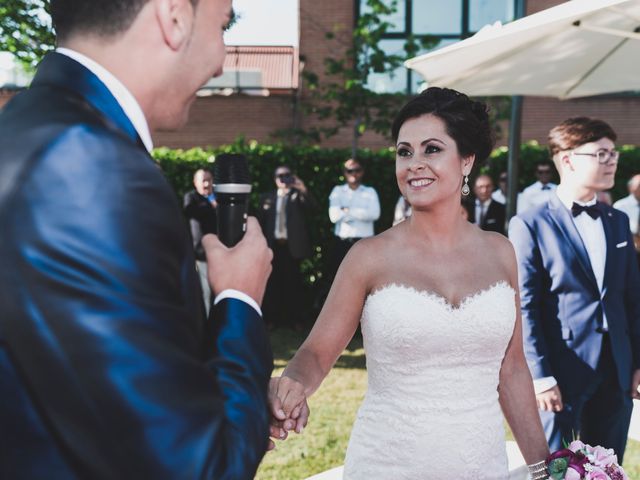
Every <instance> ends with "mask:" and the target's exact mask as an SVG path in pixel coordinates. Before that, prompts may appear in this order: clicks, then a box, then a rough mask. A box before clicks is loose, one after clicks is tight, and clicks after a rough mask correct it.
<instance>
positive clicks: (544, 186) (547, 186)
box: [542, 185, 551, 190]
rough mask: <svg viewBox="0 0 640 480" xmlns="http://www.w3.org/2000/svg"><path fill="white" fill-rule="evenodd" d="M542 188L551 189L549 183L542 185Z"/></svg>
mask: <svg viewBox="0 0 640 480" xmlns="http://www.w3.org/2000/svg"><path fill="white" fill-rule="evenodd" d="M542 190H551V187H550V186H549V185H543V186H542Z"/></svg>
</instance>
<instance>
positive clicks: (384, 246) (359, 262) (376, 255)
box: [345, 227, 399, 271]
mask: <svg viewBox="0 0 640 480" xmlns="http://www.w3.org/2000/svg"><path fill="white" fill-rule="evenodd" d="M396 228H397V227H393V228H390V229H388V230H385V231H384V232H382V233H379V234H378V235H374V236H373V237H368V238H363V239H362V240H359V241H358V242H356V243H355V244H354V245H353V247H351V249H350V250H349V253H348V254H347V257H346V258H345V260H348V262H349V263H350V264H353V265H356V266H357V268H358V269H360V270H364V269H366V270H368V271H372V270H377V269H378V268H380V266H381V265H383V264H384V259H385V258H388V257H389V255H390V253H391V252H392V250H393V248H394V245H395V244H396V243H397V242H398V237H399V235H398V231H397V230H396Z"/></svg>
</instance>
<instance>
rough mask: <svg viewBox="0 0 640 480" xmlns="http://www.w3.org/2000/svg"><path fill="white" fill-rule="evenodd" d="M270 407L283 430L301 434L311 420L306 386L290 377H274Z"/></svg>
mask: <svg viewBox="0 0 640 480" xmlns="http://www.w3.org/2000/svg"><path fill="white" fill-rule="evenodd" d="M269 407H270V409H271V415H272V416H273V417H274V419H275V420H276V421H280V422H282V427H281V428H282V429H284V430H286V431H290V430H295V431H296V433H301V432H302V430H303V429H304V427H305V426H306V425H307V421H308V419H309V405H308V404H307V398H306V395H305V394H304V386H303V385H302V384H301V383H300V382H298V381H296V380H293V379H291V378H290V377H287V376H283V377H274V378H272V379H271V381H270V382H269Z"/></svg>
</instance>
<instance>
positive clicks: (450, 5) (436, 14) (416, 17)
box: [411, 0, 462, 35]
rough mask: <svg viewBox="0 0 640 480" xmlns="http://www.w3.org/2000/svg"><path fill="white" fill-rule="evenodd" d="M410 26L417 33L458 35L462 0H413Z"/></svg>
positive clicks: (460, 28)
mask: <svg viewBox="0 0 640 480" xmlns="http://www.w3.org/2000/svg"><path fill="white" fill-rule="evenodd" d="M412 13H413V14H412V16H411V28H412V30H413V33H415V34H418V35H428V34H431V35H460V34H461V33H462V2H461V1H460V0H454V1H451V2H443V1H442V0H417V1H415V2H413V12H412Z"/></svg>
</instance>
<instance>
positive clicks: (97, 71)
mask: <svg viewBox="0 0 640 480" xmlns="http://www.w3.org/2000/svg"><path fill="white" fill-rule="evenodd" d="M56 52H57V53H60V54H62V55H65V56H67V57H69V58H71V59H73V60H75V61H76V62H78V63H79V64H80V65H82V66H84V67H85V68H87V69H88V70H89V71H90V72H91V73H93V74H94V75H95V76H96V77H98V79H99V80H100V81H101V82H102V83H103V84H104V85H105V87H107V89H108V90H109V92H111V95H113V98H115V99H116V102H118V104H119V105H120V107H121V108H122V110H123V111H124V114H125V115H126V116H127V118H128V119H129V120H130V121H131V123H132V124H133V128H135V129H136V132H137V133H138V135H139V136H140V139H141V140H142V143H143V144H144V146H145V148H146V149H147V151H149V152H151V150H152V149H153V142H152V140H151V132H150V131H149V124H148V123H147V119H146V118H145V116H144V112H143V111H142V108H140V104H139V103H138V102H137V101H136V99H135V97H134V96H133V95H132V94H131V92H130V91H129V90H128V89H127V87H125V86H124V85H123V84H122V82H121V81H120V80H118V79H117V78H116V77H115V76H114V75H113V74H112V73H110V72H109V71H108V70H107V69H105V68H104V67H103V66H101V65H100V64H98V63H96V62H95V61H94V60H91V59H90V58H89V57H87V56H86V55H83V54H81V53H78V52H76V51H75V50H70V49H68V48H57V49H56ZM225 298H235V299H237V300H241V301H243V302H245V303H247V304H248V305H250V306H251V307H252V308H253V309H254V310H256V311H257V312H258V314H260V315H262V311H261V310H260V306H259V305H258V303H257V302H256V301H255V300H254V299H253V298H251V297H250V296H249V295H247V294H246V293H243V292H239V291H237V290H233V289H227V290H223V291H222V292H220V293H219V294H218V296H217V297H216V298H215V300H214V301H213V303H214V305H215V304H217V303H218V302H220V301H221V300H223V299H225Z"/></svg>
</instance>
